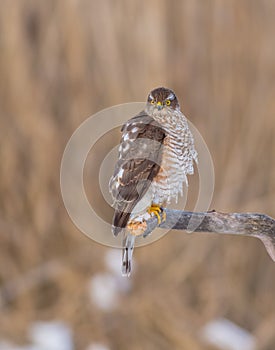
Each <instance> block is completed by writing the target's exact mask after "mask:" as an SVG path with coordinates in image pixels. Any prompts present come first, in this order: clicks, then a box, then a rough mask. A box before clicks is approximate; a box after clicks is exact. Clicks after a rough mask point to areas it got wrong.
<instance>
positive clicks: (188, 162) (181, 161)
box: [152, 110, 198, 204]
mask: <svg viewBox="0 0 275 350" xmlns="http://www.w3.org/2000/svg"><path fill="white" fill-rule="evenodd" d="M153 118H154V119H155V120H156V121H158V122H159V123H160V124H161V125H162V127H163V129H164V130H165V131H166V137H165V139H164V144H163V145H164V148H163V154H162V162H161V169H160V171H159V172H158V174H157V176H156V177H155V178H154V181H153V183H152V186H153V192H154V202H156V203H160V204H161V203H163V202H167V203H169V202H170V201H171V199H175V200H176V201H177V199H178V195H179V194H180V195H182V194H183V185H184V184H186V186H188V180H187V175H192V174H193V173H194V166H193V162H194V161H195V162H196V163H197V162H198V154H197V151H196V150H195V146H194V138H193V135H192V133H191V131H190V129H189V126H188V122H187V119H186V118H185V116H184V115H183V114H182V113H181V112H180V110H173V111H167V110H166V111H156V112H155V113H154V114H153Z"/></svg>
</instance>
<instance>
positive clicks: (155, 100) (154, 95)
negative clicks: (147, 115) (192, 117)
mask: <svg viewBox="0 0 275 350" xmlns="http://www.w3.org/2000/svg"><path fill="white" fill-rule="evenodd" d="M179 107H180V106H179V102H178V99H177V96H176V95H175V93H174V92H173V91H172V90H170V89H167V88H164V87H160V88H157V89H154V90H152V91H151V92H150V94H149V95H148V99H147V108H149V109H151V110H152V109H153V110H159V111H160V110H162V109H167V108H169V109H179Z"/></svg>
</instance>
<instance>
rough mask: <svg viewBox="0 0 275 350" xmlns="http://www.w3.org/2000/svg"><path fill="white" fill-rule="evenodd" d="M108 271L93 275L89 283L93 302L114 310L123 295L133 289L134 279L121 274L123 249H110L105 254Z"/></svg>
mask: <svg viewBox="0 0 275 350" xmlns="http://www.w3.org/2000/svg"><path fill="white" fill-rule="evenodd" d="M105 265H106V268H107V270H108V272H104V273H97V274H96V275H94V276H92V277H91V279H90V281H89V284H88V293H89V296H90V299H91V302H92V303H93V304H95V305H96V306H97V307H98V308H99V309H101V310H103V311H112V310H114V309H115V308H116V307H117V306H118V304H119V301H120V298H121V296H122V295H125V294H126V293H127V292H129V290H130V289H131V285H132V280H131V278H126V277H123V276H122V275H121V250H120V249H109V250H108V251H107V253H106V255H105Z"/></svg>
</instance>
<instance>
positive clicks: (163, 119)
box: [109, 87, 198, 276]
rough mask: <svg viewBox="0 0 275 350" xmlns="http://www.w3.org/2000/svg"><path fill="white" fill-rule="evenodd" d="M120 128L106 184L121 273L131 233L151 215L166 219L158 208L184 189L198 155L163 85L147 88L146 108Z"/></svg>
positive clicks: (127, 267) (125, 270) (128, 262)
mask: <svg viewBox="0 0 275 350" xmlns="http://www.w3.org/2000/svg"><path fill="white" fill-rule="evenodd" d="M121 131H122V138H121V142H120V146H119V155H118V161H117V163H116V165H115V169H114V174H113V176H112V177H111V179H110V183H109V189H110V193H111V195H112V197H113V200H114V204H113V206H114V208H115V212H114V217H113V223H112V231H113V234H114V235H115V236H117V235H118V234H119V233H120V232H122V234H123V243H122V244H123V253H122V274H123V275H126V276H129V275H130V273H131V268H132V255H133V249H134V242H135V237H136V236H138V235H140V234H142V233H143V232H144V231H145V230H146V222H145V220H146V219H148V218H149V217H150V216H151V215H156V216H157V217H158V220H159V223H160V222H161V220H165V217H164V215H160V213H161V212H162V208H163V207H164V206H165V205H166V204H168V203H170V202H171V200H172V199H175V200H176V201H177V199H178V195H179V194H180V195H182V194H183V185H184V184H186V185H188V182H187V175H189V174H190V175H191V174H193V173H194V167H193V161H194V160H195V162H198V156H197V152H196V150H195V147H194V139H193V135H192V134H191V131H190V129H189V127H188V123H187V119H186V118H185V116H184V115H183V114H182V112H181V111H180V106H179V102H178V99H177V97H176V95H175V93H174V92H173V91H172V90H170V89H167V88H164V87H160V88H157V89H154V90H152V91H151V92H150V94H149V95H148V99H147V103H146V106H145V109H144V110H143V111H141V112H140V113H139V114H138V115H137V116H135V117H133V118H131V119H130V120H128V121H127V122H126V123H125V124H124V125H123V126H122V129H121Z"/></svg>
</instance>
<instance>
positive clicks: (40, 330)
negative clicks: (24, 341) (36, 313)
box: [30, 321, 74, 350]
mask: <svg viewBox="0 0 275 350" xmlns="http://www.w3.org/2000/svg"><path fill="white" fill-rule="evenodd" d="M30 339H31V341H32V343H33V344H34V345H35V346H36V347H37V349H39V350H73V349H74V346H73V339H72V331H71V329H70V328H69V327H68V326H67V325H66V324H65V323H63V322H58V321H52V322H35V323H33V324H32V326H31V327H30Z"/></svg>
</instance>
